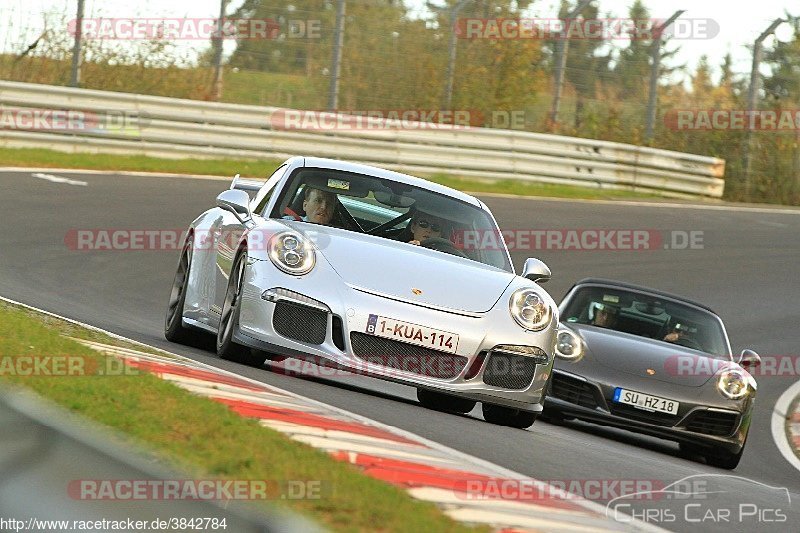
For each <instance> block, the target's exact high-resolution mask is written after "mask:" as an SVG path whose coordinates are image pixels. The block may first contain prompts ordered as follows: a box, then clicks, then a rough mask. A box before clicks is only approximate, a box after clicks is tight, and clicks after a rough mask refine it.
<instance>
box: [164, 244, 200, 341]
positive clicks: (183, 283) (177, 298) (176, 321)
mask: <svg viewBox="0 0 800 533" xmlns="http://www.w3.org/2000/svg"><path fill="white" fill-rule="evenodd" d="M192 243H193V240H192V237H191V236H190V237H189V238H188V239H186V243H185V244H184V245H183V250H181V258H180V261H179V262H178V269H177V270H176V271H175V279H174V280H173V282H172V290H171V291H170V294H169V305H168V306H167V316H166V317H165V319H164V337H165V338H166V339H167V340H168V341H170V342H177V343H179V344H186V343H187V342H188V341H189V340H190V339H191V336H192V333H191V331H189V329H188V328H187V327H185V326H184V325H183V307H184V305H185V304H186V289H187V287H188V285H189V270H190V268H191V265H192V253H191V252H192Z"/></svg>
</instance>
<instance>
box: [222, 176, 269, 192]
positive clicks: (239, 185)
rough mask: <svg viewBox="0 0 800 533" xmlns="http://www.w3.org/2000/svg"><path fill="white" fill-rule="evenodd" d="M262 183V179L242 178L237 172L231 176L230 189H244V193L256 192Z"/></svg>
mask: <svg viewBox="0 0 800 533" xmlns="http://www.w3.org/2000/svg"><path fill="white" fill-rule="evenodd" d="M263 185H264V181H263V180H252V179H247V178H242V177H240V176H239V174H236V175H235V176H234V177H233V181H232V182H231V186H230V188H231V189H236V190H239V191H245V192H246V193H248V194H249V193H251V192H258V191H259V190H260V189H261V187H262V186H263Z"/></svg>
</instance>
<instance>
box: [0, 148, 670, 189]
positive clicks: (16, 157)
mask: <svg viewBox="0 0 800 533" xmlns="http://www.w3.org/2000/svg"><path fill="white" fill-rule="evenodd" d="M0 161H2V164H3V166H9V167H13V166H20V167H47V168H85V169H92V170H112V171H113V170H127V171H140V172H166V173H175V174H201V175H211V176H233V175H234V174H237V173H238V174H241V175H242V176H244V177H251V178H262V179H263V178H265V177H266V176H268V175H269V174H270V173H271V172H272V171H273V170H274V169H275V168H277V166H278V165H279V164H280V163H281V161H279V160H277V159H275V160H266V159H265V160H260V161H254V160H236V159H159V158H155V157H147V156H139V155H114V154H71V153H65V152H57V151H54V150H47V149H43V148H0ZM420 177H423V178H425V179H428V180H431V181H434V182H437V183H441V184H442V185H447V186H448V187H452V188H454V189H459V190H462V191H470V192H475V193H480V192H486V193H503V194H513V195H518V196H546V197H551V198H586V199H605V200H608V199H629V198H659V197H658V196H656V195H653V194H646V193H642V192H635V191H617V190H611V189H594V188H589V187H573V186H569V185H550V184H544V183H533V182H524V181H516V180H499V181H495V180H483V179H476V178H468V177H463V176H458V175H450V174H433V175H425V174H420Z"/></svg>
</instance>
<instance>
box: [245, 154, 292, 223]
mask: <svg viewBox="0 0 800 533" xmlns="http://www.w3.org/2000/svg"><path fill="white" fill-rule="evenodd" d="M285 170H286V165H281V166H280V167H278V170H276V171H275V172H273V173H272V175H271V176H270V177H269V178H267V181H266V183H264V186H263V187H261V190H260V191H258V194H256V197H255V198H254V199H253V204H254V205H255V206H256V207H255V209H253V212H254V213H257V214H259V215H261V216H264V213H263V211H264V209H265V208H266V207H267V204H268V203H269V199H270V198H272V193H273V192H274V191H275V184H276V183H278V182H279V181H280V179H281V178H282V177H283V173H284V171H285Z"/></svg>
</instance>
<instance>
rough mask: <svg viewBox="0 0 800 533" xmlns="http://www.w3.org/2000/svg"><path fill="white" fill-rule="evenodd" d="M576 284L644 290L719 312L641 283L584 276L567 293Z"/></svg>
mask: <svg viewBox="0 0 800 533" xmlns="http://www.w3.org/2000/svg"><path fill="white" fill-rule="evenodd" d="M578 285H607V286H609V287H619V288H621V289H631V290H635V291H640V292H646V293H648V294H652V295H654V296H663V297H664V298H670V299H672V300H677V301H679V302H683V303H687V304H689V305H693V306H695V307H699V308H701V309H705V310H706V311H708V312H710V313H713V314H714V315H716V316H719V314H718V313H717V312H716V311H714V310H713V309H711V308H710V307H709V306H707V305H705V304H701V303H700V302H696V301H694V300H690V299H689V298H685V297H683V296H679V295H677V294H672V293H669V292H666V291H661V290H658V289H653V288H650V287H645V286H643V285H635V284H633V283H628V282H625V281H617V280H613V279H603V278H584V279H582V280H580V281H576V282H575V284H574V285H573V286H572V287H571V288H570V289H569V291H567V293H569V292H571V291H572V289H574V288H575V287H577V286H578Z"/></svg>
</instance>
